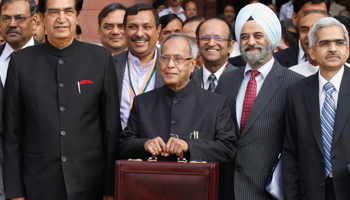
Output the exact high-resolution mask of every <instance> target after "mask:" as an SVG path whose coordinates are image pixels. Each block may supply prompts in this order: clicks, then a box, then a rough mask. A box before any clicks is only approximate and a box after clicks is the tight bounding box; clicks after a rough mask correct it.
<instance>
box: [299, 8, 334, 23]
mask: <svg viewBox="0 0 350 200" xmlns="http://www.w3.org/2000/svg"><path fill="white" fill-rule="evenodd" d="M312 13H320V14H324V15H325V16H326V17H332V16H331V15H330V14H329V13H328V12H326V11H324V10H309V11H307V12H306V13H305V14H304V16H303V18H301V20H300V25H301V23H302V22H303V20H304V18H305V17H306V16H307V15H309V14H312Z"/></svg>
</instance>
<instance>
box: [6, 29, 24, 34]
mask: <svg viewBox="0 0 350 200" xmlns="http://www.w3.org/2000/svg"><path fill="white" fill-rule="evenodd" d="M9 32H14V33H18V34H20V35H22V31H21V30H18V29H15V28H9V29H7V30H6V31H5V34H6V35H7V34H8V33H9Z"/></svg>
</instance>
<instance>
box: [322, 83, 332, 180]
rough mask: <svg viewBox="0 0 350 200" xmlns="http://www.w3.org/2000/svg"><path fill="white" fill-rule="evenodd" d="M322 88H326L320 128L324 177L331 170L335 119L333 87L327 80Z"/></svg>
mask: <svg viewBox="0 0 350 200" xmlns="http://www.w3.org/2000/svg"><path fill="white" fill-rule="evenodd" d="M324 89H325V90H326V98H325V100H324V103H323V107H322V112H321V129H322V140H323V153H324V161H325V172H326V173H325V177H328V176H329V174H330V173H331V172H332V162H331V150H332V139H333V128H334V119H335V103H334V99H333V96H332V92H333V91H334V89H335V88H334V86H333V84H332V83H331V82H327V83H326V84H325V86H324Z"/></svg>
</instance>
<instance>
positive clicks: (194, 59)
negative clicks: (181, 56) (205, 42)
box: [191, 58, 197, 73]
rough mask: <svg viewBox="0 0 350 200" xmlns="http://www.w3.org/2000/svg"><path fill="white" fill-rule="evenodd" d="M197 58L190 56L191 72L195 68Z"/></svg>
mask: <svg viewBox="0 0 350 200" xmlns="http://www.w3.org/2000/svg"><path fill="white" fill-rule="evenodd" d="M196 63H197V58H192V60H191V73H193V71H194V69H195V68H196Z"/></svg>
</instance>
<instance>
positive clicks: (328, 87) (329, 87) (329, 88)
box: [324, 82, 335, 95]
mask: <svg viewBox="0 0 350 200" xmlns="http://www.w3.org/2000/svg"><path fill="white" fill-rule="evenodd" d="M324 89H325V90H326V93H327V94H329V95H331V94H332V92H333V91H334V89H335V88H334V86H333V84H332V83H331V82H327V83H326V84H325V85H324Z"/></svg>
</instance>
